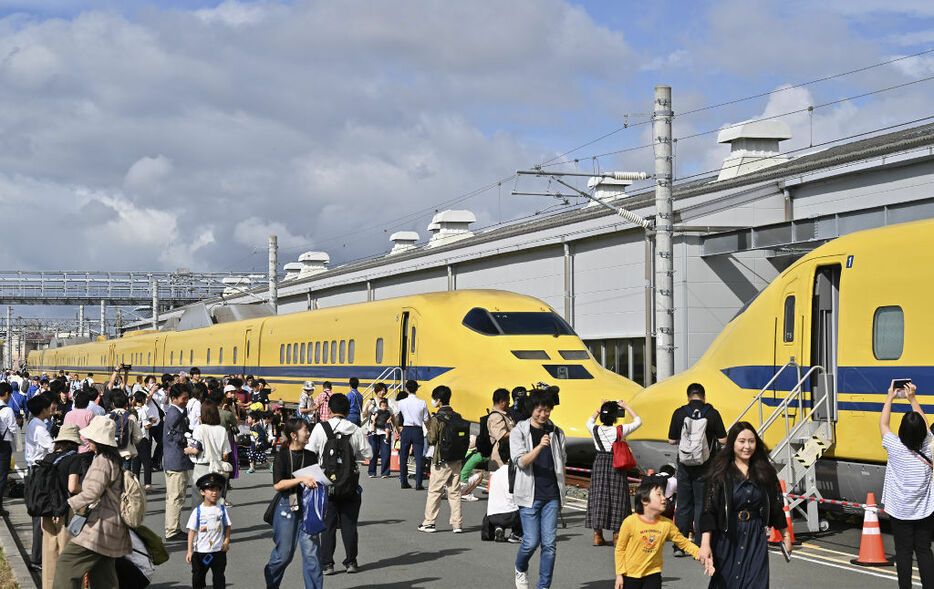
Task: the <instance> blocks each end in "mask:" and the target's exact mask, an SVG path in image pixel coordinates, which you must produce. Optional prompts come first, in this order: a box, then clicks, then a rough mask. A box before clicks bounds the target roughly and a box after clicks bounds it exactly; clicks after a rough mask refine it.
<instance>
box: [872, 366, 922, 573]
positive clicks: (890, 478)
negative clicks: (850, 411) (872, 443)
mask: <svg viewBox="0 0 934 589" xmlns="http://www.w3.org/2000/svg"><path fill="white" fill-rule="evenodd" d="M916 391H917V387H916V386H915V385H914V384H912V382H911V380H908V379H901V380H893V381H892V384H891V385H890V386H889V390H888V395H887V396H886V399H885V404H884V405H883V406H882V414H881V415H880V416H879V431H880V432H881V433H882V447H883V448H885V450H886V452H888V455H889V459H888V461H887V462H886V465H885V483H884V484H883V487H882V504H883V505H885V511H886V513H888V514H889V520H890V522H891V525H892V536H893V538H894V540H895V569H896V571H897V572H898V586H899V587H900V588H904V587H911V574H912V570H911V557H912V554H914V556H915V557H916V558H917V559H918V574H919V576H920V577H921V584H922V585H923V586H925V587H934V554H932V552H931V539H932V537H934V490H932V482H934V481H932V470H934V465H932V462H931V431H930V429H929V425H930V424H929V423H928V419H927V416H925V415H924V410H922V409H921V404H920V403H919V402H918V399H917V397H916V396H915V393H916ZM896 397H898V398H907V399H908V402H909V403H910V404H911V411H908V412H907V413H905V415H904V416H902V420H901V423H900V424H899V426H898V435H896V434H895V433H894V432H893V431H892V430H891V429H890V427H889V423H890V422H891V418H892V401H894V400H895V398H896Z"/></svg>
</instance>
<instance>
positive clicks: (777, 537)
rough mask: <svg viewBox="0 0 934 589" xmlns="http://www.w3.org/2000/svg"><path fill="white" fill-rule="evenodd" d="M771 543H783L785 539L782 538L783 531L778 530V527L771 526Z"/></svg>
mask: <svg viewBox="0 0 934 589" xmlns="http://www.w3.org/2000/svg"><path fill="white" fill-rule="evenodd" d="M769 529H770V530H771V532H769V544H781V543H782V542H783V541H784V540H783V539H782V533H781V532H779V531H778V528H769Z"/></svg>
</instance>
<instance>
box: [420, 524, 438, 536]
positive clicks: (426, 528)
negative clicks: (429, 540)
mask: <svg viewBox="0 0 934 589" xmlns="http://www.w3.org/2000/svg"><path fill="white" fill-rule="evenodd" d="M435 530H436V528H435V525H434V524H422V525H420V526H418V531H419V532H425V533H426V534H434V533H435Z"/></svg>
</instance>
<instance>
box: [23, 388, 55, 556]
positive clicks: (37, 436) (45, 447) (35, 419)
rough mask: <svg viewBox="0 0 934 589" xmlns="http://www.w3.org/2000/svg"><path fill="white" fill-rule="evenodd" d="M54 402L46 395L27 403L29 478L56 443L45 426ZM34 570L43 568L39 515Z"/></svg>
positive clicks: (35, 524)
mask: <svg viewBox="0 0 934 589" xmlns="http://www.w3.org/2000/svg"><path fill="white" fill-rule="evenodd" d="M51 407H52V402H51V401H49V399H48V398H47V397H45V396H44V395H38V396H35V397H33V398H32V399H29V400H28V401H26V408H27V409H28V410H29V413H30V415H32V419H30V420H29V423H28V424H27V425H26V466H28V467H29V476H30V477H31V476H32V474H33V470H34V469H35V468H36V464H38V463H39V462H40V461H41V460H42V459H43V458H45V457H46V456H48V455H49V454H51V453H52V451H53V450H54V449H55V443H54V442H53V441H52V436H51V435H50V434H49V430H48V428H47V427H46V426H45V420H46V419H48V417H49V415H51V413H52V410H51ZM29 557H30V559H31V561H32V562H30V565H29V566H30V568H31V569H32V570H41V568H42V518H41V517H40V516H38V515H35V516H33V518H32V551H31V553H30V555H29Z"/></svg>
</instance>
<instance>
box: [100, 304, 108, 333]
mask: <svg viewBox="0 0 934 589" xmlns="http://www.w3.org/2000/svg"><path fill="white" fill-rule="evenodd" d="M106 320H107V311H106V307H105V306H104V299H101V335H102V336H104V337H106V336H107V328H106V325H107V324H106V323H105V321H106Z"/></svg>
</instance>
